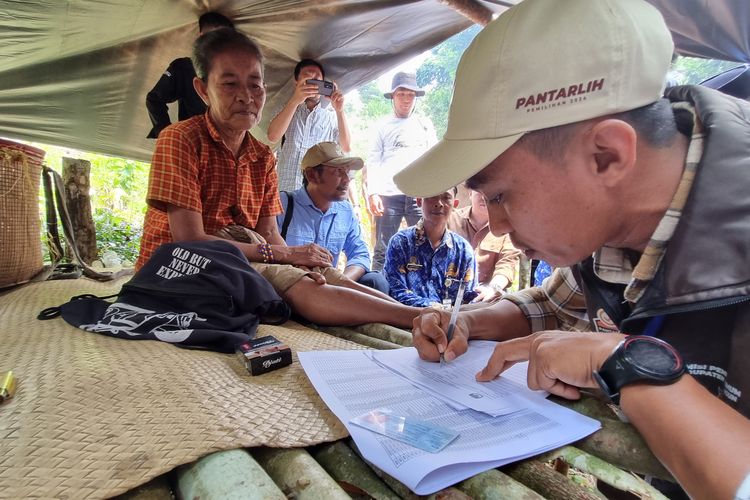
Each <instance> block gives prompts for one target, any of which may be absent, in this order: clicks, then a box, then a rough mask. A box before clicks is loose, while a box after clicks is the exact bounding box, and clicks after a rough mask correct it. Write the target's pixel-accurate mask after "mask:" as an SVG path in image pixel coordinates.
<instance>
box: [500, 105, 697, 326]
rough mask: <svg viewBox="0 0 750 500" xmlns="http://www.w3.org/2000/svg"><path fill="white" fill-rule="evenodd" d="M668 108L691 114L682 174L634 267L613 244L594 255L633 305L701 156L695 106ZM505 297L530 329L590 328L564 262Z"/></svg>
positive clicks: (597, 268)
mask: <svg viewBox="0 0 750 500" xmlns="http://www.w3.org/2000/svg"><path fill="white" fill-rule="evenodd" d="M672 107H673V108H675V109H684V110H687V111H689V112H690V113H691V114H692V115H693V134H692V137H691V139H690V146H689V147H688V152H687V157H686V159H685V168H684V170H683V174H682V178H681V179H680V184H679V186H678V188H677V192H676V193H675V195H674V197H673V198H672V202H671V203H670V205H669V208H668V209H667V212H666V213H665V214H664V217H662V219H661V221H660V222H659V224H658V225H657V227H656V230H655V231H654V233H653V234H652V235H651V239H650V241H649V243H648V245H647V246H646V249H645V250H644V251H643V254H642V255H641V257H640V259H639V260H638V263H637V264H636V265H635V267H633V265H632V264H631V262H630V259H629V258H628V254H627V252H626V251H625V250H622V249H619V248H612V247H603V248H601V249H599V250H598V251H597V252H596V253H595V254H594V272H595V273H596V275H597V276H598V277H599V278H601V279H602V280H604V281H607V282H609V283H617V284H622V285H627V287H626V288H625V300H627V301H628V302H631V303H633V304H635V303H636V302H637V301H638V300H639V299H640V298H641V296H642V295H643V292H644V291H645V289H646V287H647V286H648V285H649V283H651V280H652V279H653V278H654V275H655V274H656V270H657V269H658V268H659V264H660V263H661V260H662V258H663V257H664V252H665V250H666V248H667V244H668V243H669V240H670V239H671V238H672V234H673V233H674V230H675V228H676V227H677V224H678V223H679V221H680V216H681V215H682V209H683V208H684V206H685V202H686V201H687V197H688V194H689V193H690V188H691V187H692V185H693V179H694V178H695V172H696V169H697V167H698V163H699V162H700V160H701V157H702V156H703V140H704V133H703V127H702V125H701V123H700V121H699V120H698V118H697V116H695V110H694V109H693V108H692V107H691V106H689V105H688V104H687V103H676V104H673V106H672ZM505 298H506V299H508V300H510V301H511V302H513V303H514V304H516V305H517V306H518V307H519V308H520V309H521V311H522V312H523V313H524V315H525V316H526V318H527V319H528V320H529V324H530V325H531V331H532V332H537V331H540V330H581V331H585V330H592V329H593V328H592V326H591V324H590V322H589V318H588V315H587V313H586V301H585V300H584V297H583V292H582V291H581V289H580V287H579V286H578V284H577V283H576V280H575V278H574V277H573V272H572V271H571V269H570V268H568V267H565V268H558V269H556V270H555V272H553V273H552V276H550V277H549V278H548V279H546V280H545V281H544V283H543V284H542V286H541V287H535V288H528V289H526V290H521V291H519V292H516V293H514V294H510V295H506V296H505Z"/></svg>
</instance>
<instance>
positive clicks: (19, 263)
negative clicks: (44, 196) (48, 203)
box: [0, 139, 44, 288]
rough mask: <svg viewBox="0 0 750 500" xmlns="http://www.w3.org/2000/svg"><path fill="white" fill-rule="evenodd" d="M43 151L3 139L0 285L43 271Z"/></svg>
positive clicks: (0, 158)
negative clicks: (40, 183) (41, 182)
mask: <svg viewBox="0 0 750 500" xmlns="http://www.w3.org/2000/svg"><path fill="white" fill-rule="evenodd" d="M43 159H44V151H42V150H41V149H37V148H33V147H31V146H26V145H25V144H18V143H15V142H12V141H7V140H3V139H0V288H5V287H8V286H11V285H16V284H19V283H25V282H27V281H29V280H30V279H31V278H33V277H34V276H35V275H36V274H37V273H39V271H41V270H42V267H43V263H42V243H41V239H40V230H41V229H40V226H39V180H40V177H41V172H42V160H43Z"/></svg>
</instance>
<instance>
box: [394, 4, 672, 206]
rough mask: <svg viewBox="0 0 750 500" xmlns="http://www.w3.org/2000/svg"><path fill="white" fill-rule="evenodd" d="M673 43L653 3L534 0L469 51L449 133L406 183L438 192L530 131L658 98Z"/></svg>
mask: <svg viewBox="0 0 750 500" xmlns="http://www.w3.org/2000/svg"><path fill="white" fill-rule="evenodd" d="M582 27H583V28H582ZM673 48H674V46H673V43H672V38H671V35H670V33H669V30H668V29H667V26H666V23H665V22H664V18H663V17H662V15H661V14H660V13H659V11H658V10H657V9H656V8H655V7H654V6H652V5H651V4H649V3H648V2H646V1H645V0H565V1H561V0H524V1H523V2H520V3H518V4H517V5H515V6H514V7H511V8H510V9H508V10H507V11H505V12H504V13H503V14H502V15H500V16H499V17H498V18H497V19H496V20H494V21H492V22H490V23H489V24H488V25H487V26H486V27H485V28H484V29H483V30H482V31H481V32H480V33H479V34H478V35H477V37H476V38H475V39H474V41H473V42H472V43H471V45H469V47H468V48H467V49H466V51H465V52H464V54H463V56H462V57H461V62H460V63H459V65H458V69H457V70H456V80H455V85H454V90H453V98H452V100H451V105H450V111H449V114H448V127H447V130H446V133H445V137H444V138H443V139H442V140H441V141H440V142H439V143H438V144H437V145H436V146H435V147H433V148H432V149H430V150H429V151H427V152H426V153H425V154H423V155H422V156H421V157H419V158H418V159H417V160H415V161H414V162H412V163H411V164H410V165H408V166H407V167H406V168H405V169H403V170H402V171H401V172H399V173H398V174H396V175H395V176H394V181H395V183H396V186H398V188H399V189H400V190H401V192H403V193H404V194H407V195H409V196H418V197H428V196H434V195H436V194H438V193H442V192H443V191H445V190H446V189H447V188H449V187H451V186H455V185H457V184H460V183H461V182H463V181H465V180H466V179H469V178H470V177H472V176H473V175H475V174H477V173H478V172H480V171H481V170H482V169H484V168H485V167H486V166H487V165H489V164H490V163H492V162H493V161H494V160H495V159H496V158H497V157H498V156H500V155H501V154H502V153H504V152H505V151H506V150H507V149H508V148H510V147H511V146H513V144H515V142H516V141H517V140H518V139H520V138H521V137H522V136H523V135H524V134H525V133H527V132H532V131H535V130H541V129H545V128H550V127H557V126H560V125H566V124H571V123H576V122H582V121H585V120H589V119H592V118H598V117H602V116H606V115H609V114H615V113H620V112H624V111H630V110H633V109H636V108H639V107H642V106H646V105H648V104H651V103H654V102H656V101H658V100H659V99H660V98H661V97H662V94H663V91H664V82H665V77H666V75H667V72H668V71H669V65H670V63H671V60H672V52H673Z"/></svg>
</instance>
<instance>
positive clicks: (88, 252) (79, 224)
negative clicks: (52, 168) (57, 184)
mask: <svg viewBox="0 0 750 500" xmlns="http://www.w3.org/2000/svg"><path fill="white" fill-rule="evenodd" d="M90 171H91V163H90V162H88V161H86V160H77V159H74V158H63V173H62V178H63V184H64V185H65V203H66V205H67V206H68V213H69V214H70V220H71V223H72V225H73V237H74V238H75V240H76V246H77V247H78V253H79V254H80V256H81V259H82V260H83V261H84V262H85V263H86V264H91V262H93V261H94V260H95V259H96V257H97V255H96V254H97V252H96V229H94V218H93V216H92V215H91V196H90V194H89V193H90V187H91V184H90V180H89V173H90ZM69 252H70V251H69ZM68 257H71V256H70V255H68Z"/></svg>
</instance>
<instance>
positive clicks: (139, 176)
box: [34, 144, 149, 262]
mask: <svg viewBox="0 0 750 500" xmlns="http://www.w3.org/2000/svg"><path fill="white" fill-rule="evenodd" d="M34 146H36V147H38V148H41V149H43V150H45V151H46V153H47V154H46V156H45V164H46V165H47V166H49V167H50V168H53V169H54V170H57V171H58V172H60V173H62V158H63V157H68V158H77V159H83V160H87V161H89V162H91V172H90V176H89V177H90V182H91V193H90V195H91V211H92V214H93V218H94V226H95V229H96V241H97V247H98V248H97V250H98V254H99V258H101V257H102V255H103V254H104V252H106V251H108V250H112V251H114V252H115V253H117V255H118V256H120V258H121V259H122V260H123V261H130V262H135V259H136V258H137V257H138V249H139V246H140V241H141V235H142V233H143V217H144V215H145V213H146V191H147V188H148V171H149V164H148V163H143V162H138V161H134V160H128V159H125V158H113V157H111V156H105V155H99V154H94V153H84V152H81V151H76V150H71V149H66V148H61V147H57V146H47V145H44V144H34ZM40 213H42V214H44V213H45V212H44V206H43V197H42V201H41V202H40ZM60 233H61V235H62V226H60Z"/></svg>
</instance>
